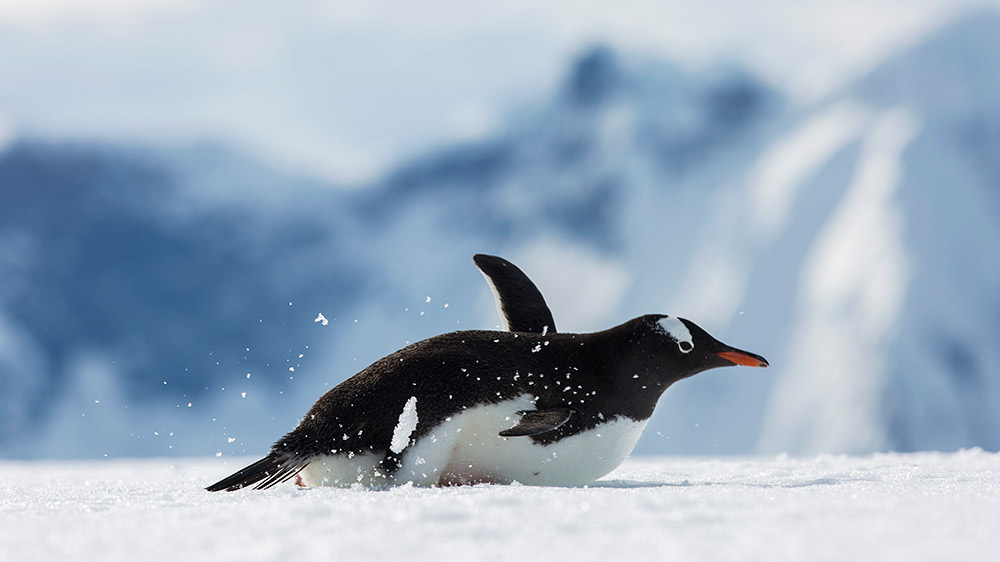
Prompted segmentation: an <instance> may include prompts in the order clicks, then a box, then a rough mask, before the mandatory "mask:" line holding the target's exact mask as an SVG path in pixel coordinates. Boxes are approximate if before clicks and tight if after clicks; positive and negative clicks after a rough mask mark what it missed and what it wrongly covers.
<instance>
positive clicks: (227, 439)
mask: <svg viewBox="0 0 1000 562" xmlns="http://www.w3.org/2000/svg"><path fill="white" fill-rule="evenodd" d="M233 441H236V438H235V437H227V438H226V442H227V443H232V442H233Z"/></svg>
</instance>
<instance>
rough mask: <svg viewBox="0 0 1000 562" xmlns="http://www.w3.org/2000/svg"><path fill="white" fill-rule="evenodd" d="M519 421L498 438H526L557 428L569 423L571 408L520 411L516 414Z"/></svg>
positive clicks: (502, 432) (571, 413)
mask: <svg viewBox="0 0 1000 562" xmlns="http://www.w3.org/2000/svg"><path fill="white" fill-rule="evenodd" d="M518 414H520V415H521V421H519V422H517V424H516V425H515V426H514V427H512V428H510V429H505V430H503V431H501V432H500V437H526V436H530V435H538V434H539V433H545V432H547V431H552V430H553V429H556V428H558V427H559V426H561V425H562V424H564V423H566V422H567V421H569V418H570V417H571V416H572V415H573V410H572V408H548V409H546V410H522V411H520V412H518Z"/></svg>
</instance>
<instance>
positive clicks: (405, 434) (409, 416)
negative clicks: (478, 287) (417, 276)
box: [389, 297, 430, 455]
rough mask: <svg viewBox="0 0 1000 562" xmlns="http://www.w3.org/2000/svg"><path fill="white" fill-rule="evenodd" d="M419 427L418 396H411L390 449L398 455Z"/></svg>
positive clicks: (400, 417)
mask: <svg viewBox="0 0 1000 562" xmlns="http://www.w3.org/2000/svg"><path fill="white" fill-rule="evenodd" d="M428 298H430V297H428ZM414 429H417V397H416V396H411V397H410V399H409V400H407V401H406V404H404V405H403V411H402V412H400V413H399V422H398V423H396V427H395V428H394V429H393V430H392V441H391V442H390V443H389V450H390V451H392V452H393V453H396V454H397V455H398V454H399V453H401V452H403V449H405V448H406V446H407V445H408V444H409V443H410V434H412V433H413V430H414Z"/></svg>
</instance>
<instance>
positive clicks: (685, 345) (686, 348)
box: [677, 341, 694, 353]
mask: <svg viewBox="0 0 1000 562" xmlns="http://www.w3.org/2000/svg"><path fill="white" fill-rule="evenodd" d="M677 345H678V346H680V348H681V351H683V352H684V353H687V352H689V351H691V350H692V349H694V344H692V343H691V342H689V341H682V342H680V343H678V344H677Z"/></svg>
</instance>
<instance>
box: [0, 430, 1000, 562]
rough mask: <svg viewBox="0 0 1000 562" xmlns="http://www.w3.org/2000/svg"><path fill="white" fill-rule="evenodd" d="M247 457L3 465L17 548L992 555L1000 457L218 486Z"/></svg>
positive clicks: (525, 555) (823, 459)
mask: <svg viewBox="0 0 1000 562" xmlns="http://www.w3.org/2000/svg"><path fill="white" fill-rule="evenodd" d="M251 460H254V459H249V458H220V459H198V460H184V459H181V460H112V461H76V462H9V461H8V462H2V463H0V552H3V553H4V557H5V559H9V560H67V559H73V560H108V561H118V560H121V561H130V562H131V561H134V560H136V559H142V558H149V557H152V558H154V559H157V560H191V561H197V560H210V561H212V562H225V561H228V560H233V561H240V562H244V561H255V560H282V559H300V560H318V559H337V560H375V559H385V560H414V561H416V560H457V559H461V560H468V561H472V562H475V561H477V560H497V559H502V560H533V559H536V558H538V553H541V552H558V553H559V555H560V557H565V558H567V559H574V560H600V561H602V562H603V561H607V560H630V561H632V560H657V561H661V560H713V561H726V560H732V561H741V562H742V561H745V560H774V561H782V560H795V561H798V560H807V559H808V560H836V561H842V560H852V561H853V562H862V561H866V560H877V561H880V562H881V561H883V560H887V559H889V560H907V561H908V562H919V561H922V560H928V561H931V560H935V561H936V560H963V561H978V560H983V561H986V560H993V558H994V557H995V555H996V552H997V551H998V549H1000V534H998V533H996V532H995V531H996V529H997V528H1000V510H997V509H996V506H997V505H998V503H1000V485H998V484H1000V455H997V454H994V453H985V452H982V451H979V450H966V451H961V452H958V453H952V454H941V453H918V454H877V455H869V456H861V457H853V456H819V457H810V458H794V457H788V456H784V455H781V456H778V457H769V458H760V457H721V458H720V457H715V458H706V457H677V458H667V457H645V458H642V459H635V460H628V461H626V462H625V464H624V465H622V466H621V467H620V468H619V469H617V470H616V471H614V472H612V473H611V474H610V475H609V476H608V477H607V478H606V479H604V480H601V481H598V482H596V483H594V484H593V485H591V486H589V487H551V488H539V487H530V486H520V485H511V486H494V485H480V486H472V487H453V488H417V487H410V486H403V487H397V488H392V489H389V490H387V491H377V492H372V491H365V490H361V489H350V488H348V489H340V488H312V489H299V488H297V487H295V486H294V485H292V484H290V483H289V484H283V485H280V486H277V487H275V488H273V489H270V490H266V491H251V490H245V491H240V492H233V493H215V494H213V493H209V492H205V491H204V490H203V487H204V486H205V485H207V484H209V483H211V482H213V481H214V480H215V479H216V478H217V477H219V476H220V475H223V474H228V473H229V472H232V471H233V470H235V469H236V468H239V467H241V466H243V465H244V464H245V463H247V462H249V461H251Z"/></svg>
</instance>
